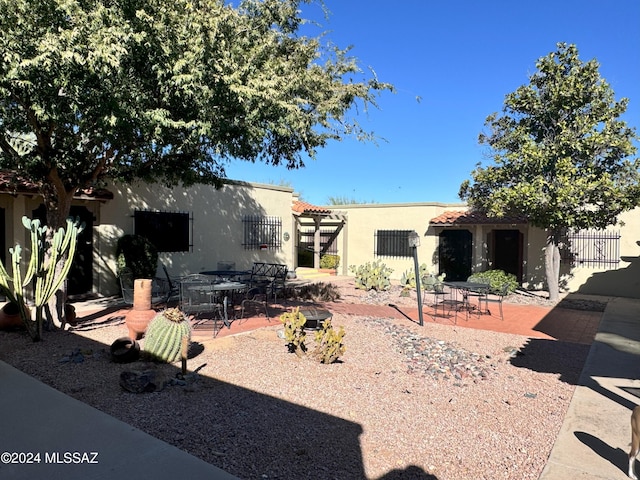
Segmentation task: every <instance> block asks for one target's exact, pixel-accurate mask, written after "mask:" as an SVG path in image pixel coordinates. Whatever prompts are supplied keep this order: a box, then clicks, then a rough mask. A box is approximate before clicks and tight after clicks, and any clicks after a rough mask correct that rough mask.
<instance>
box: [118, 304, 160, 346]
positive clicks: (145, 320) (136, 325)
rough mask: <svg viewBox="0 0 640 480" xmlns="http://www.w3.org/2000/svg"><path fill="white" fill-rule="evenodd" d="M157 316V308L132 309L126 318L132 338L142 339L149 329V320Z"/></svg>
mask: <svg viewBox="0 0 640 480" xmlns="http://www.w3.org/2000/svg"><path fill="white" fill-rule="evenodd" d="M155 316H156V312H155V310H130V311H129V312H128V313H127V315H126V316H125V318H124V320H125V323H126V324H127V328H128V329H129V338H130V339H131V340H140V339H141V338H142V336H143V335H144V333H145V332H146V331H147V327H148V326H149V322H150V321H151V320H153V317H155Z"/></svg>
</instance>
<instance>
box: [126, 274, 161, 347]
mask: <svg viewBox="0 0 640 480" xmlns="http://www.w3.org/2000/svg"><path fill="white" fill-rule="evenodd" d="M155 315H156V312H155V310H152V309H151V280H150V279H148V278H137V279H136V280H135V281H134V282H133V309H132V310H130V311H129V313H127V315H126V317H125V323H126V324H127V328H128V329H129V338H131V340H139V339H140V338H142V336H143V335H144V333H145V332H146V331H147V326H148V325H149V322H150V321H151V320H152V319H153V317H155Z"/></svg>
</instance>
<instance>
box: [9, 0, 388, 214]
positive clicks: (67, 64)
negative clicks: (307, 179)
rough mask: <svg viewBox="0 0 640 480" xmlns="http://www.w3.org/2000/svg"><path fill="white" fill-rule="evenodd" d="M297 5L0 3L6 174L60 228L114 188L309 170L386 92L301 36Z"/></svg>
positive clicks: (254, 0) (333, 51)
mask: <svg viewBox="0 0 640 480" xmlns="http://www.w3.org/2000/svg"><path fill="white" fill-rule="evenodd" d="M301 3H311V1H309V2H307V1H305V0H245V1H243V2H241V3H240V4H239V5H238V6H237V7H233V6H231V5H226V4H225V2H224V1H223V0H172V1H170V2H167V1H166V0H0V169H7V170H11V171H13V172H15V173H16V174H17V176H19V177H21V178H23V179H26V180H29V181H33V182H36V183H37V184H38V185H40V186H41V193H42V195H43V198H44V201H45V206H46V208H47V222H48V223H49V225H53V226H59V225H63V224H64V222H65V220H66V217H67V215H68V214H69V208H70V204H71V200H72V198H73V195H74V194H75V193H76V192H77V190H78V189H79V188H86V187H91V186H95V185H98V184H99V183H100V181H101V180H104V179H107V178H110V179H114V180H122V181H126V182H132V181H134V180H136V179H140V180H145V181H161V182H164V183H166V184H168V185H176V184H180V183H182V184H184V185H190V184H193V183H196V182H197V183H208V184H215V185H218V186H219V185H220V183H221V180H222V179H223V178H224V177H225V164H226V163H227V162H229V161H233V160H245V161H252V162H254V161H261V162H266V163H268V164H273V165H277V164H285V165H286V166H287V167H289V168H297V167H300V166H303V165H304V163H303V160H304V158H306V156H310V157H311V158H313V157H314V155H315V154H316V151H317V150H318V149H319V148H322V147H324V146H325V145H326V143H327V142H328V141H331V140H340V139H341V138H343V137H344V136H346V135H355V136H357V137H358V138H361V139H369V138H370V134H369V133H368V132H365V131H363V129H362V128H361V127H360V126H359V125H358V123H357V122H356V121H355V119H354V117H353V115H352V114H353V113H354V112H355V111H356V108H355V107H357V106H358V105H359V106H360V108H362V107H363V106H364V107H365V108H366V107H367V106H369V105H375V98H376V95H377V94H378V93H379V92H380V91H381V90H385V89H390V88H391V86H390V85H388V84H383V83H380V82H378V80H377V79H376V78H375V75H373V74H371V75H365V74H364V73H363V72H361V70H360V69H359V67H358V65H357V62H356V60H355V59H354V58H352V57H350V56H348V50H340V49H338V48H336V47H333V46H331V45H330V44H328V43H323V42H322V41H321V38H322V37H313V38H307V37H305V36H303V35H301V33H300V30H301V27H302V25H304V24H305V23H306V22H305V20H303V19H302V18H301V17H300V9H299V7H300V4H301Z"/></svg>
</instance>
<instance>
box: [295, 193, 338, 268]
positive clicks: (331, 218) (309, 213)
mask: <svg viewBox="0 0 640 480" xmlns="http://www.w3.org/2000/svg"><path fill="white" fill-rule="evenodd" d="M292 209H293V215H294V217H295V219H296V223H297V225H298V229H300V227H309V226H312V227H313V268H320V257H321V256H322V255H323V254H324V253H326V250H327V248H328V247H329V245H331V244H332V243H333V241H334V240H335V239H336V238H338V235H339V234H340V232H341V231H342V230H343V229H345V227H346V225H347V215H346V214H345V213H344V212H338V211H334V210H330V209H328V208H324V207H317V206H315V205H311V204H310V203H307V202H302V201H299V200H297V201H294V202H293V207H292ZM321 227H330V228H332V229H333V232H332V234H331V236H330V237H329V240H328V241H327V242H326V243H325V244H324V246H323V245H322V242H321V238H320V228H321ZM346 244H347V235H346V230H345V235H343V249H342V253H343V255H342V256H343V258H342V260H341V262H340V263H341V264H342V265H346V264H347V262H346V258H345V257H346Z"/></svg>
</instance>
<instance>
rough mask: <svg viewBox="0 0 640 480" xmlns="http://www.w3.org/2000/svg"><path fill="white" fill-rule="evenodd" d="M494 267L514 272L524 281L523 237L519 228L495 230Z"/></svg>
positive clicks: (519, 281)
mask: <svg viewBox="0 0 640 480" xmlns="http://www.w3.org/2000/svg"><path fill="white" fill-rule="evenodd" d="M492 233H493V268H494V269H495V270H502V271H504V272H506V273H512V274H514V275H515V276H516V278H517V279H518V283H521V282H522V245H523V237H522V233H520V231H519V230H493V232H492Z"/></svg>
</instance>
